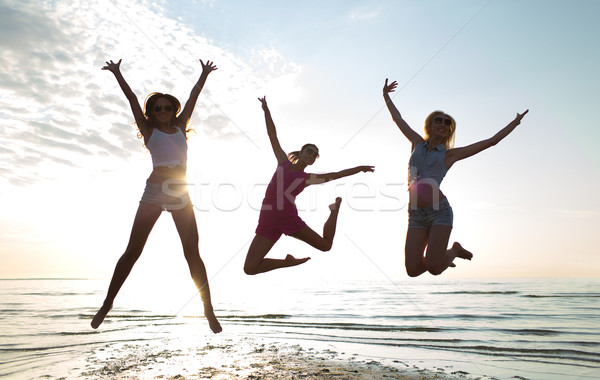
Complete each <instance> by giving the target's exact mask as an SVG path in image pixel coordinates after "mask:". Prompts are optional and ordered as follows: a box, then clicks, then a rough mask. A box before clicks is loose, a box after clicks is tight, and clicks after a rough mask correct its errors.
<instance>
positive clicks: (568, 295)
mask: <svg viewBox="0 0 600 380" xmlns="http://www.w3.org/2000/svg"><path fill="white" fill-rule="evenodd" d="M521 297H526V298H599V297H600V293H561V294H523V295H522V296H521Z"/></svg>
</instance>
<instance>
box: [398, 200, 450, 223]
mask: <svg viewBox="0 0 600 380" xmlns="http://www.w3.org/2000/svg"><path fill="white" fill-rule="evenodd" d="M453 219H454V214H453V213H452V207H450V203H449V202H448V198H444V199H442V200H441V201H439V202H438V203H437V204H435V205H433V206H429V207H424V208H416V209H413V208H410V207H409V208H408V228H424V229H427V230H428V229H429V228H431V226H449V227H452V220H453Z"/></svg>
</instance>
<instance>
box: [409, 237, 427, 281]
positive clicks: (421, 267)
mask: <svg viewBox="0 0 600 380" xmlns="http://www.w3.org/2000/svg"><path fill="white" fill-rule="evenodd" d="M428 237H429V231H428V230H426V229H424V228H409V229H408V231H407V232H406V244H405V246H404V265H405V266H406V273H407V274H408V275H409V276H410V277H417V276H420V275H422V274H423V273H425V272H426V271H427V264H426V263H425V247H426V246H427V239H428Z"/></svg>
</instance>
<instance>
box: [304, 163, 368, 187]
mask: <svg viewBox="0 0 600 380" xmlns="http://www.w3.org/2000/svg"><path fill="white" fill-rule="evenodd" d="M374 171H375V167H374V166H369V165H365V166H357V167H355V168H350V169H345V170H340V171H339V172H332V173H323V174H309V175H308V177H306V186H309V185H317V184H320V183H325V182H329V181H333V180H335V179H340V178H344V177H348V176H351V175H354V174H357V173H360V172H365V173H366V172H374Z"/></svg>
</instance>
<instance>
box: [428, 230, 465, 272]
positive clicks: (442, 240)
mask: <svg viewBox="0 0 600 380" xmlns="http://www.w3.org/2000/svg"><path fill="white" fill-rule="evenodd" d="M451 232H452V227H450V226H431V228H430V230H429V241H428V244H427V252H426V253H425V259H426V263H427V270H428V271H429V273H431V274H433V275H436V276H437V275H439V274H441V273H442V272H444V271H445V270H446V269H447V268H448V267H450V266H453V264H452V262H453V261H454V259H455V258H456V254H457V252H458V251H457V249H454V248H452V249H448V241H449V240H450V233H451Z"/></svg>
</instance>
